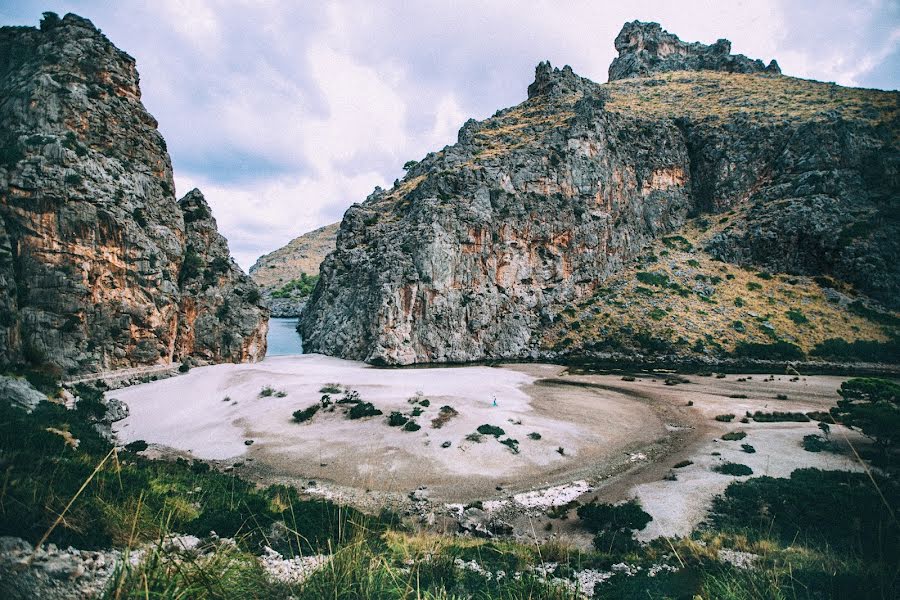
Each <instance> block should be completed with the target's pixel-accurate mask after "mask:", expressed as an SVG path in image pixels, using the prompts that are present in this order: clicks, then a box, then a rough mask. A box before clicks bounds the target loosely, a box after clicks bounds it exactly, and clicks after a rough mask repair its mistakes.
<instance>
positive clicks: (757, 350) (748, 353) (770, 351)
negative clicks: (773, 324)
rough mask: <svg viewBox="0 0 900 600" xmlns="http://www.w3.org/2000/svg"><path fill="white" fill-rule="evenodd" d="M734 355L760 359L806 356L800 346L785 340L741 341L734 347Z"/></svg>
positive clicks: (799, 358)
mask: <svg viewBox="0 0 900 600" xmlns="http://www.w3.org/2000/svg"><path fill="white" fill-rule="evenodd" d="M734 355H735V356H736V357H738V358H752V359H759V360H803V359H804V358H805V357H806V355H805V354H804V353H803V350H802V349H801V348H800V346H798V345H796V344H792V343H790V342H785V341H783V340H778V341H776V342H772V343H770V344H762V343H759V342H740V343H739V344H738V345H737V346H736V347H735V349H734Z"/></svg>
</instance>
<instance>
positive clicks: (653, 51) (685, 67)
mask: <svg viewBox="0 0 900 600" xmlns="http://www.w3.org/2000/svg"><path fill="white" fill-rule="evenodd" d="M615 45H616V51H617V52H618V53H619V56H618V57H616V58H615V59H613V61H612V64H611V65H610V66H609V80H610V81H615V80H617V79H627V78H630V77H643V76H645V75H650V74H652V73H664V72H667V71H726V72H728V73H772V74H779V73H781V69H780V68H779V67H778V63H777V62H775V60H774V59H773V60H772V61H771V62H769V64H768V66H766V65H765V64H763V62H762V61H761V60H758V59H756V60H754V59H751V58H747V57H746V56H744V55H743V54H732V53H731V42H729V41H728V40H725V39H720V40H718V41H717V42H716V43H715V44H711V45H709V46H707V45H706V44H701V43H699V42H691V43H688V42H682V41H681V40H680V39H678V36H677V35H674V34H671V33H669V32H668V31H665V30H664V29H663V28H662V27H660V25H659V23H642V22H640V21H632V22H631V23H626V24H625V26H624V27H622V31H620V32H619V35H617V36H616V42H615Z"/></svg>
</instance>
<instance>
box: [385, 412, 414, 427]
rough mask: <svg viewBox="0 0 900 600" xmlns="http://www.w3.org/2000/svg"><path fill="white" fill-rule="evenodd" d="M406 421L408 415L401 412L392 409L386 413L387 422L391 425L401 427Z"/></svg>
mask: <svg viewBox="0 0 900 600" xmlns="http://www.w3.org/2000/svg"><path fill="white" fill-rule="evenodd" d="M408 421H409V417H407V416H406V415H404V414H403V413H400V412H397V411H393V412H392V413H391V414H390V415H388V420H387V423H388V425H390V426H391V427H402V426H403V425H406V423H407V422H408Z"/></svg>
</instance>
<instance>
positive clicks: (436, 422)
mask: <svg viewBox="0 0 900 600" xmlns="http://www.w3.org/2000/svg"><path fill="white" fill-rule="evenodd" d="M458 414H459V413H458V412H457V411H456V409H455V408H453V407H452V406H447V405H444V406H442V407H441V410H440V411H439V412H438V416H437V417H435V418H433V419H432V420H431V427H432V428H434V429H440V428H441V427H443V426H444V425H445V424H446V423H447V421H449V420H450V419H452V418H453V417H455V416H456V415H458Z"/></svg>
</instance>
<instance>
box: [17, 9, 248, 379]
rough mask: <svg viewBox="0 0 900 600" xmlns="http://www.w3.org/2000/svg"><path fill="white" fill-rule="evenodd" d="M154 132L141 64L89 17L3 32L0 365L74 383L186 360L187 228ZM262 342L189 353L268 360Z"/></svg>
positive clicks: (50, 17) (194, 349)
mask: <svg viewBox="0 0 900 600" xmlns="http://www.w3.org/2000/svg"><path fill="white" fill-rule="evenodd" d="M156 127H157V123H156V121H155V119H154V118H153V117H152V116H150V114H148V113H147V111H146V110H145V108H144V106H143V105H142V103H141V100H140V88H139V85H138V73H137V70H136V68H135V61H134V59H133V58H132V57H130V56H129V55H127V54H126V53H124V52H122V51H121V50H119V49H117V48H116V47H115V46H114V45H113V44H112V43H110V42H109V40H108V39H106V37H105V36H103V34H102V33H100V31H98V30H97V29H96V28H95V27H94V26H93V25H92V24H91V22H90V21H88V20H86V19H83V18H81V17H78V16H75V15H71V14H70V15H66V16H65V17H64V18H63V19H59V18H58V17H56V16H55V15H48V16H46V17H45V19H44V20H43V21H42V23H41V28H40V29H39V30H38V29H35V28H30V27H4V28H0V138H2V139H0V149H2V151H0V308H2V309H3V319H2V321H0V364H3V365H13V364H22V363H30V364H31V365H34V366H39V365H50V366H53V367H54V368H56V367H58V368H60V369H62V370H63V371H64V372H65V373H70V374H71V373H79V372H88V371H99V370H106V369H113V368H119V367H131V366H137V365H150V364H159V363H168V362H171V361H173V360H176V359H180V358H184V357H185V356H186V355H185V354H183V353H182V352H183V351H185V350H186V348H187V346H184V345H180V344H179V343H178V338H179V323H180V322H182V321H184V320H185V319H184V318H183V316H182V315H181V314H180V306H182V299H183V296H184V294H183V292H182V290H181V289H180V287H179V274H180V272H181V269H182V264H183V261H184V256H185V251H186V243H187V241H188V232H186V229H185V222H184V218H183V216H182V211H181V210H180V209H179V206H178V204H177V203H176V201H175V198H174V184H173V180H172V168H171V162H170V159H169V156H168V153H167V152H166V146H165V142H164V140H163V139H162V137H161V136H160V134H159V132H158V131H157V129H156ZM220 249H221V248H220ZM224 258H226V259H227V258H228V257H227V254H225V256H224ZM226 293H227V292H226ZM255 312H256V320H257V324H258V328H257V329H258V330H259V329H261V330H263V331H264V329H265V326H266V325H265V323H266V313H265V311H264V309H260V308H256V309H255ZM257 337H258V332H257V333H254V334H253V335H252V336H251V339H249V340H246V344H244V342H242V344H244V345H245V346H246V351H245V352H244V351H242V352H241V353H228V354H224V355H223V354H220V353H219V352H218V351H217V350H216V349H214V348H210V347H202V344H200V345H194V346H192V347H191V350H190V353H191V354H194V353H199V354H200V355H202V356H203V357H204V358H208V359H210V360H231V359H237V357H238V356H241V357H245V358H249V359H253V358H260V357H261V356H262V354H263V353H264V345H263V348H262V353H261V352H260V348H259V344H258V342H257V341H256V338H257ZM251 347H252V348H255V350H251Z"/></svg>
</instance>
